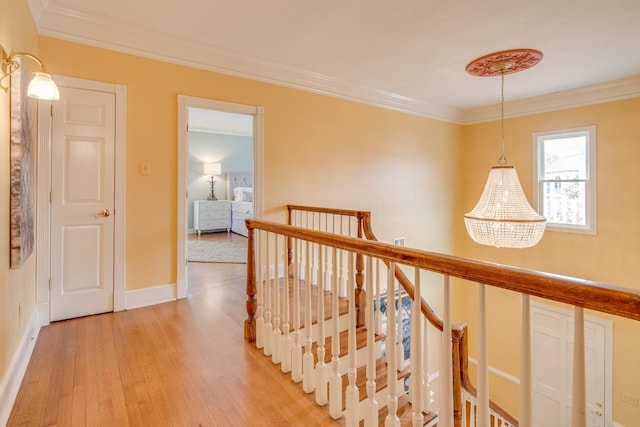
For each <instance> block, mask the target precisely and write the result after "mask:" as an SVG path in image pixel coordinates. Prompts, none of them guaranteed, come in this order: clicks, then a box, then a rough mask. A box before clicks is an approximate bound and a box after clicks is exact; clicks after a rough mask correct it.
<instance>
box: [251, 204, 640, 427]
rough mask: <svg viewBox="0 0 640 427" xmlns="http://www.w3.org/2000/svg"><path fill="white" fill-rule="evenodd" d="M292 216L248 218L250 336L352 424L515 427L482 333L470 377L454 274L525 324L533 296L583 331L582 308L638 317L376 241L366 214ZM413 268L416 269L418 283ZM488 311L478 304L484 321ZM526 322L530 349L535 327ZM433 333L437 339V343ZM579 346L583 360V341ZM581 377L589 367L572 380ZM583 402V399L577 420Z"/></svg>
mask: <svg viewBox="0 0 640 427" xmlns="http://www.w3.org/2000/svg"><path fill="white" fill-rule="evenodd" d="M287 219H288V221H287V222H288V224H287V225H284V224H278V223H273V222H268V221H259V220H247V228H248V230H249V235H248V238H249V242H248V262H247V291H246V293H247V297H248V299H247V304H246V305H247V313H248V318H247V320H246V321H245V328H244V329H245V338H246V339H247V340H249V341H255V343H256V347H257V348H259V349H262V351H263V352H264V355H265V357H271V359H272V362H273V363H274V365H276V366H279V367H280V369H281V370H282V372H283V373H284V374H286V375H289V376H290V378H291V380H292V381H294V382H296V383H300V386H301V387H302V389H303V390H304V391H305V392H306V393H308V394H309V398H313V399H314V400H315V402H316V403H317V404H318V405H320V406H326V407H327V416H330V417H332V418H333V419H336V420H337V419H344V424H345V425H347V426H356V425H364V426H365V427H373V426H378V425H384V426H387V427H391V426H409V425H410V426H414V427H418V426H432V425H439V426H445V427H449V426H455V427H462V426H467V425H469V426H479V427H489V426H491V427H510V426H517V425H518V420H517V419H516V418H515V417H513V416H512V415H510V414H509V413H508V412H506V411H505V410H504V409H502V408H501V407H500V406H499V405H497V404H496V403H495V402H493V401H492V400H491V399H490V398H489V395H488V380H487V377H488V375H487V373H488V366H487V363H486V357H485V358H484V359H483V357H482V355H483V351H485V350H484V349H486V342H487V337H486V331H484V330H483V328H482V327H480V328H479V329H480V331H479V335H480V336H479V337H478V340H479V364H478V371H479V374H478V388H477V389H476V388H475V387H474V386H473V385H472V384H471V381H470V380H469V375H468V357H467V354H468V343H467V341H468V332H467V327H466V324H452V323H451V316H450V309H449V307H450V306H451V302H450V290H449V289H450V286H449V278H450V277H457V278H461V279H464V280H469V281H472V282H475V283H478V284H479V285H478V286H479V291H480V292H481V294H483V293H484V287H485V286H497V287H500V288H503V289H508V290H511V291H515V292H519V293H521V294H522V300H523V319H524V316H525V315H526V316H528V311H525V309H524V308H526V307H528V304H529V302H528V296H529V295H530V294H531V295H536V296H541V297H544V298H548V299H551V300H555V301H559V302H563V303H569V304H573V305H575V306H576V322H575V323H576V325H579V324H581V322H580V321H579V317H578V316H581V315H582V308H590V309H593V310H597V311H601V312H605V313H610V314H615V315H619V316H624V317H628V318H631V319H634V320H640V293H638V292H636V291H629V290H626V289H623V288H619V287H617V288H616V289H613V287H612V286H610V285H604V284H599V283H594V282H589V283H588V284H585V281H583V280H580V279H573V278H566V277H561V276H554V277H550V276H549V275H547V274H544V273H539V272H532V271H525V270H520V269H515V268H512V267H508V266H500V265H495V264H486V263H481V262H478V261H472V260H465V259H460V258H455V257H450V256H445V255H440V254H434V253H428V252H424V251H417V250H413V249H408V248H398V247H394V246H391V245H387V244H383V243H378V242H377V239H376V238H375V235H374V234H373V231H372V230H371V227H370V214H369V213H368V212H362V211H349V210H340V209H326V208H316V207H305V206H288V218H287ZM405 271H409V272H410V271H413V272H414V278H413V280H412V281H410V280H409V279H408V278H407V276H406V274H405ZM425 271H430V272H435V273H438V274H440V275H441V277H442V283H441V285H442V288H443V292H444V300H443V307H444V308H443V313H442V316H440V315H438V314H437V313H436V312H435V311H434V310H433V309H432V308H431V307H430V306H429V305H428V304H427V303H426V302H425V301H424V299H423V298H422V297H421V288H422V286H421V284H420V282H421V277H422V276H423V274H422V273H423V272H425ZM430 285H432V284H430ZM577 289H579V290H580V292H576V290H577ZM567 290H571V291H572V292H567ZM389 300H390V301H392V302H393V303H388V302H389ZM482 304H484V303H482ZM484 310H485V309H484V306H483V305H481V306H480V307H479V311H480V324H482V322H483V321H482V319H483V316H485V313H484ZM522 323H523V330H522V336H523V343H524V342H525V338H524V337H529V338H528V339H529V341H530V330H528V329H526V328H528V327H529V326H528V322H524V321H523V322H522ZM407 329H410V332H407V331H406V330H407ZM434 329H435V331H436V333H437V334H438V335H439V339H438V340H437V342H435V343H430V342H429V336H430V335H433V331H434ZM429 331H431V334H430V333H429ZM406 335H410V336H409V337H407V336H406ZM576 336H578V334H576ZM575 345H576V346H577V347H576V348H578V349H580V346H582V351H584V343H583V342H582V343H581V342H579V340H577V339H576V344H575ZM525 348H526V346H525V345H524V344H523V349H525ZM434 349H437V350H434ZM434 351H437V352H438V353H439V354H438V356H439V361H440V363H439V365H437V366H436V365H435V364H434V363H433V362H432V361H431V359H433V356H434ZM521 365H522V366H523V369H524V371H523V373H522V374H521V390H522V391H521V405H520V413H521V415H522V414H525V419H524V420H521V425H524V426H529V425H533V422H532V419H531V384H530V382H529V381H528V380H527V377H528V378H530V374H527V371H526V370H527V369H529V370H530V354H529V352H527V351H524V350H523V352H522V359H521ZM580 368H582V372H581V371H580ZM529 372H530V371H529ZM434 373H437V374H435V375H432V374H434ZM580 376H584V366H582V367H581V366H578V367H577V369H576V370H575V371H574V378H579V377H580ZM435 377H437V379H436V378H435ZM434 379H435V380H436V381H437V387H432V382H433V381H434ZM583 383H584V381H583ZM578 384H579V381H578ZM432 388H433V389H432ZM436 391H437V393H436ZM580 393H584V390H579V389H578V390H577V392H576V395H580ZM582 395H584V394H582ZM580 404H581V402H580V400H576V401H574V405H576V406H577V409H576V413H580V407H579V406H580ZM582 414H584V410H582ZM574 425H586V422H585V423H583V424H580V423H578V424H574Z"/></svg>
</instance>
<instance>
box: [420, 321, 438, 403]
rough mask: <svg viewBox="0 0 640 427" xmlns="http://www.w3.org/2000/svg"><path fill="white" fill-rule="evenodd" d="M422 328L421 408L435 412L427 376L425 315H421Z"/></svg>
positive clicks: (427, 324) (429, 379) (427, 333)
mask: <svg viewBox="0 0 640 427" xmlns="http://www.w3.org/2000/svg"><path fill="white" fill-rule="evenodd" d="M422 322H423V325H424V328H423V331H424V332H423V334H422V335H423V339H422V341H423V345H422V349H423V351H422V356H423V357H422V360H423V362H422V366H423V368H422V369H423V374H422V399H423V404H422V410H423V411H425V412H435V411H436V409H435V408H434V407H433V401H434V399H433V397H434V394H435V392H434V391H432V390H431V378H430V377H429V321H428V320H427V318H426V317H422Z"/></svg>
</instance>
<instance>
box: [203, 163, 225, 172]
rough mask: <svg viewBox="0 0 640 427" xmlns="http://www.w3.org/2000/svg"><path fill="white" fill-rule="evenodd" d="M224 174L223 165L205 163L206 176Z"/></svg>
mask: <svg viewBox="0 0 640 427" xmlns="http://www.w3.org/2000/svg"><path fill="white" fill-rule="evenodd" d="M221 173H222V163H205V164H204V174H205V175H220V174H221Z"/></svg>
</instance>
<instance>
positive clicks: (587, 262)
mask: <svg viewBox="0 0 640 427" xmlns="http://www.w3.org/2000/svg"><path fill="white" fill-rule="evenodd" d="M6 3H11V4H10V5H7V4H6ZM18 3H19V4H18ZM8 9H10V10H8ZM14 9H15V10H14ZM1 12H2V13H0V42H1V43H2V44H3V46H4V47H5V49H7V50H18V49H20V50H29V51H30V52H37V51H38V40H37V34H36V32H35V29H34V27H33V24H32V22H31V18H30V16H29V14H28V10H27V6H26V2H22V1H21V2H8V1H4V0H3V2H2V10H1ZM39 55H40V56H41V58H42V59H43V60H44V62H45V63H46V64H47V68H48V70H49V71H50V72H51V73H53V74H58V75H66V76H72V77H78V78H84V79H90V80H98V81H104V82H111V83H118V84H123V85H126V86H127V150H126V157H127V164H126V171H127V181H126V203H127V219H126V222H127V236H126V246H127V259H126V281H127V283H126V287H127V289H140V288H147V287H151V286H156V285H162V284H167V283H175V280H176V272H175V258H176V249H175V247H176V242H177V239H178V236H177V230H176V191H177V188H176V182H177V164H176V163H177V112H178V111H177V95H178V94H183V95H189V96H197V97H203V98H210V99H217V100H223V101H230V102H235V103H241V104H249V105H260V106H263V107H264V108H265V147H264V159H265V165H264V189H265V194H264V202H265V204H264V206H265V212H266V216H267V217H268V218H270V219H277V220H283V219H284V211H283V206H284V205H285V204H287V203H295V204H313V205H324V206H335V207H341V208H356V209H366V210H371V211H372V212H373V221H374V223H373V227H374V230H375V232H376V233H377V235H378V237H379V238H380V239H381V240H383V241H387V242H390V241H391V239H392V238H393V237H394V236H406V237H407V245H408V246H412V247H417V248H422V249H428V250H432V251H438V252H445V253H454V250H455V253H457V254H460V255H463V256H468V257H471V258H478V259H485V260H489V261H496V262H500V263H505V264H512V265H519V266H524V267H529V268H535V269H541V270H545V271H551V272H557V273H562V274H568V275H575V276H579V277H585V278H588V279H593V280H601V281H605V282H611V283H617V284H621V285H627V286H635V287H637V286H638V285H637V284H636V283H635V281H634V278H635V277H634V275H633V266H634V261H635V260H637V259H638V255H640V254H639V252H640V247H639V245H640V244H639V243H638V242H639V241H640V239H639V237H640V236H639V235H638V234H639V227H640V223H639V222H638V221H637V220H636V219H635V217H634V213H635V212H637V211H638V209H639V208H640V199H639V198H638V196H637V187H638V184H640V172H639V171H638V169H637V168H635V160H634V159H637V158H638V155H640V144H637V141H635V139H634V138H635V135H638V134H640V122H639V121H638V120H637V117H638V114H639V113H640V99H633V100H626V101H619V102H614V103H609V104H603V105H597V106H589V107H582V108H576V109H570V110H565V111H557V112H551V113H545V114H538V115H534V116H529V117H523V118H516V119H511V120H508V121H507V124H506V133H507V156H508V158H509V160H510V163H512V164H515V165H516V166H517V168H518V172H519V175H520V179H521V181H522V183H523V186H524V188H525V192H526V193H527V194H529V195H530V194H531V164H532V160H531V155H532V146H531V144H532V142H531V133H532V132H534V131H543V130H549V129H561V128H569V127H576V126H583V125H590V124H595V125H596V126H597V139H598V151H597V157H598V158H597V162H598V235H597V236H585V235H576V234H564V233H547V234H546V235H545V237H544V238H543V240H542V242H541V243H540V245H539V246H537V247H535V248H532V249H526V250H519V251H512V250H506V249H501V250H497V249H492V248H484V247H480V246H478V245H476V244H474V243H472V242H471V240H470V239H469V238H468V237H467V236H466V231H465V230H464V225H463V222H462V215H463V213H464V212H466V211H468V210H470V209H471V208H472V207H473V205H474V204H475V202H476V200H477V198H478V197H479V195H480V192H481V191H482V187H483V185H484V182H485V179H486V176H487V174H488V170H489V168H490V167H491V166H492V165H493V164H495V163H496V161H497V157H498V155H499V153H498V150H499V146H498V138H497V136H498V131H499V129H498V125H497V123H495V122H494V123H486V124H478V125H472V126H458V125H452V124H448V123H443V122H438V121H434V120H430V119H426V118H421V117H416V116H411V115H407V114H402V113H398V112H394V111H389V110H383V109H379V108H374V107H370V106H365V105H361V104H357V103H353V102H349V101H345V100H340V99H335V98H330V97H326V96H322V95H317V94H312V93H308V92H303V91H300V90H295V89H291V88H283V87H279V86H275V85H270V84H266V83H261V82H256V81H251V80H247V79H241V78H236V77H230V76H226V75H222V74H217V73H213V72H208V71H203V70H197V69H193V68H188V67H184V66H178V65H173V64H168V63H162V62H159V61H154V60H149V59H144V58H140V57H135V56H131V55H125V54H120V53H116V52H112V51H108V50H103V49H97V48H92V47H88V46H83V45H79V44H75V43H70V42H66V41H61V40H57V39H52V38H47V37H41V38H40V41H39ZM0 98H2V99H1V100H0V132H1V134H2V135H5V137H4V139H3V140H5V141H8V137H7V136H6V135H8V126H9V125H8V111H7V109H8V98H7V96H6V95H4V94H2V93H0ZM636 139H637V138H636ZM5 144H6V145H5V146H6V147H8V143H5ZM139 160H147V161H150V162H151V164H152V175H151V176H148V177H143V176H140V175H138V174H137V172H138V171H137V164H138V161H139ZM7 165H8V149H4V150H2V151H0V168H2V171H3V174H2V178H1V179H0V198H4V200H7V199H8V194H7V191H8V168H7ZM620 195H624V196H625V197H624V198H620V197H618V196H620ZM3 206H6V205H3ZM452 212H453V215H452ZM0 222H4V223H5V224H7V223H8V209H7V208H6V207H5V208H3V209H2V210H0ZM0 236H1V241H0V259H1V258H4V259H5V260H7V259H8V249H7V248H8V231H7V229H6V228H5V229H2V228H1V227H0ZM452 236H453V238H452ZM454 245H455V246H454ZM34 281H35V256H32V257H31V259H30V260H29V263H28V264H27V265H26V266H25V267H24V268H23V269H21V270H19V271H9V270H8V263H7V262H5V263H4V264H2V266H0V322H1V323H0V348H1V349H2V350H1V351H0V373H2V374H4V373H5V371H6V367H7V365H8V363H9V360H10V358H11V357H12V356H13V353H14V351H15V348H16V346H17V342H18V340H19V339H20V337H21V336H22V334H23V333H24V328H25V323H26V319H28V318H29V317H30V316H31V315H32V314H33V312H34V300H35V297H34V292H35V291H34V288H35V286H34ZM456 286H457V290H458V292H456V294H458V296H459V297H460V298H459V299H458V302H457V303H456V312H455V313H456V317H455V320H465V321H469V322H470V323H473V322H474V319H475V317H474V316H475V314H474V313H475V299H474V297H472V296H469V293H468V292H466V291H467V290H469V291H472V290H473V291H475V285H466V284H464V285H463V284H456ZM438 293H439V292H438ZM489 299H490V301H491V304H492V306H494V307H495V308H496V310H492V312H493V313H495V314H494V315H492V318H491V320H490V321H491V328H492V329H491V330H492V331H493V336H494V337H497V336H499V337H500V338H499V339H498V338H494V339H493V340H492V342H491V343H490V346H491V347H490V348H491V350H490V361H491V364H492V365H495V366H496V367H498V368H500V369H502V370H504V371H506V372H508V373H510V374H512V375H514V376H518V356H517V355H516V353H515V352H512V351H511V350H510V349H511V348H517V342H518V339H519V338H518V337H517V334H518V331H517V325H518V324H519V320H518V319H519V317H518V316H519V315H518V312H519V311H518V309H517V304H518V298H517V296H514V295H511V294H508V293H504V292H501V291H491V292H489ZM19 306H22V320H20V319H18V311H19V310H18V307H19ZM504 319H509V320H511V319H514V320H513V321H504ZM614 322H615V324H614V335H615V339H614V411H615V417H614V418H615V419H616V420H617V421H619V422H621V423H623V424H626V425H633V422H634V420H637V419H640V413H639V412H638V408H637V407H629V406H628V405H626V404H623V403H621V394H622V392H626V391H629V392H632V393H634V394H639V393H638V389H637V387H638V386H637V384H640V371H639V369H640V368H638V366H637V365H636V364H635V359H636V358H637V354H638V353H639V352H640V345H639V344H636V343H637V342H638V341H637V340H633V337H635V336H637V333H638V324H637V322H628V321H624V320H619V319H614ZM474 333H475V331H474V330H473V328H472V336H473V334H474ZM509 337H513V340H511V341H509V340H508V338H509ZM514 342H515V343H516V345H515V347H513V345H512V344H513V343H514ZM471 344H472V353H471V354H472V355H474V354H475V344H473V339H472V341H471ZM494 384H495V383H494ZM634 387H635V388H634ZM494 388H496V387H494ZM497 388H498V390H496V393H497V394H495V395H494V396H495V397H496V399H497V400H498V401H500V402H507V403H505V405H506V406H507V407H508V408H509V409H511V410H512V411H513V412H516V411H515V406H514V404H512V403H511V400H512V399H510V398H509V397H508V395H514V394H515V393H513V391H512V390H511V389H510V388H509V386H504V387H497Z"/></svg>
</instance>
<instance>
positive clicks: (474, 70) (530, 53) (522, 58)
mask: <svg viewBox="0 0 640 427" xmlns="http://www.w3.org/2000/svg"><path fill="white" fill-rule="evenodd" d="M541 59H542V52H540V51H538V50H534V49H513V50H505V51H501V52H496V53H492V54H489V55H485V56H482V57H480V58H477V59H475V60H473V61H471V62H470V63H469V64H468V65H467V67H466V70H467V72H468V73H469V74H471V75H474V76H479V77H493V76H500V79H501V86H500V97H501V100H500V131H501V149H502V155H501V156H500V160H499V161H498V163H499V166H494V167H493V168H491V171H490V172H489V178H488V179H487V184H486V185H485V187H484V191H483V192H482V196H480V200H479V201H478V204H477V205H476V207H475V208H473V210H472V211H471V212H468V213H466V214H465V215H464V223H465V225H466V227H467V232H468V233H469V236H471V238H472V239H473V240H474V241H475V242H477V243H480V244H482V245H489V246H496V247H498V248H528V247H531V246H534V245H536V244H537V243H538V242H539V241H540V239H541V238H542V235H543V234H544V230H545V227H546V225H547V220H546V218H545V217H543V216H542V215H540V214H538V213H537V212H536V211H535V210H534V209H533V208H532V207H531V205H530V204H529V202H528V201H527V198H526V197H525V195H524V191H522V187H521V186H520V180H519V179H518V174H517V173H516V169H515V168H514V167H513V166H507V158H506V157H505V155H504V75H505V74H510V73H514V72H518V71H522V70H526V69H527V68H529V67H532V66H534V65H535V64H537V63H538V62H540V60H541Z"/></svg>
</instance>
